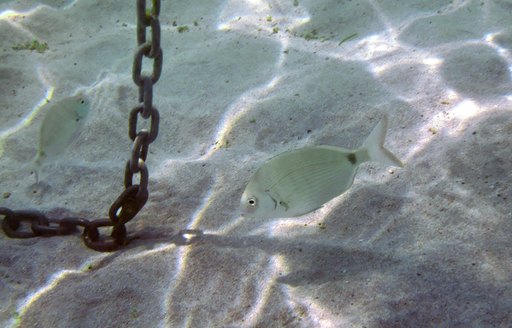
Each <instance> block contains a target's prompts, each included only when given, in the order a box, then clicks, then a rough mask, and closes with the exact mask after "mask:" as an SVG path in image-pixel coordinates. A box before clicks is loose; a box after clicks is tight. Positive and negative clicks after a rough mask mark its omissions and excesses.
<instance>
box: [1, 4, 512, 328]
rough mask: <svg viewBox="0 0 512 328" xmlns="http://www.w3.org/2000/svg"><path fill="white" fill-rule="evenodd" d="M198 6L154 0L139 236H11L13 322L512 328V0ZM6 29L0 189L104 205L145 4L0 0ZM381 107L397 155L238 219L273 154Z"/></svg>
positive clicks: (6, 303) (131, 98)
mask: <svg viewBox="0 0 512 328" xmlns="http://www.w3.org/2000/svg"><path fill="white" fill-rule="evenodd" d="M191 3H192V2H191V1H185V0H182V1H163V2H162V12H161V14H160V20H161V23H162V42H163V45H162V47H163V51H164V66H163V73H162V76H161V79H160V80H159V81H158V83H157V84H156V86H155V91H154V92H155V93H154V102H155V105H156V107H157V108H158V110H159V111H160V116H161V122H160V133H159V135H158V139H157V140H156V141H155V142H154V143H153V144H152V145H151V148H150V154H149V156H148V160H147V165H148V167H149V172H150V181H149V192H150V198H149V201H148V203H147V204H146V206H145V207H144V209H143V210H142V211H141V212H140V214H139V215H138V216H137V217H136V218H135V219H134V220H132V221H131V222H130V223H129V224H128V225H127V228H128V231H129V232H130V233H136V234H138V235H139V237H140V239H137V240H135V241H133V242H132V243H131V244H129V245H128V247H126V248H124V249H122V250H120V251H117V252H114V253H98V252H95V251H92V250H90V249H88V248H86V247H85V246H84V244H83V243H82V240H81V237H80V235H79V234H76V235H72V236H62V237H52V238H33V239H25V240H23V239H10V238H7V237H6V236H5V235H4V234H3V232H2V233H0V295H1V298H0V326H2V327H16V326H21V327H368V328H371V327H454V326H460V327H507V326H512V313H511V311H510V309H511V308H512V237H511V236H512V205H511V204H512V202H511V200H512V189H511V185H512V150H511V149H512V141H511V138H510V135H511V133H512V82H511V69H512V28H511V27H510V22H511V19H512V14H511V13H512V3H511V2H510V1H506V0H494V1H492V0H484V1H439V0H437V1H413V0H411V1H382V0H380V1H379V0H368V1H332V0H331V1H329V0H309V1H306V0H299V1H298V2H295V1H292V0H280V1H277V0H276V1H264V0H258V1H256V0H252V1H249V0H246V1H242V0H231V1H229V0H222V1H220V0H217V1H215V0H203V1H194V2H193V3H194V4H191ZM174 22H176V23H175V24H173V23H174ZM174 25H177V26H174ZM184 25H186V26H187V27H188V31H185V32H181V33H180V32H178V28H179V27H180V26H184ZM0 35H1V38H0V58H1V59H0V95H1V96H0V116H1V118H2V119H1V120H0V195H1V196H2V197H1V198H0V206H6V207H9V208H11V209H28V208H32V209H39V210H43V211H45V212H47V213H49V214H50V215H52V216H53V217H62V216H64V215H68V214H73V215H78V216H82V217H85V218H88V219H94V218H104V217H107V213H108V209H109V206H110V204H111V203H112V202H113V201H114V200H115V199H116V198H117V196H118V195H119V193H120V192H121V191H122V190H123V171H124V163H125V161H126V160H127V159H128V156H129V153H130V146H131V141H130V139H129V138H128V134H127V121H128V112H129V110H130V109H131V108H132V107H134V106H135V105H136V101H137V89H136V87H135V85H134V84H133V82H132V79H131V63H132V58H133V51H134V49H135V46H136V37H135V1H110V0H109V1H105V0H102V1H99V0H97V1H91V0H78V1H56V0H53V1H52V0H46V1H39V2H38V1H31V0H27V1H25V0H24V1H2V2H1V4H0ZM33 40H38V42H40V43H39V50H40V51H41V52H38V51H37V50H29V49H24V48H30V45H31V42H32V41H33ZM27 42H28V43H29V44H28V46H27ZM44 43H47V45H48V49H45V46H44ZM76 90H84V91H85V92H86V93H87V94H88V96H89V97H90V98H91V101H92V108H91V115H90V116H89V118H88V120H87V122H86V125H85V128H84V130H83V131H82V133H81V135H80V137H79V138H78V139H77V140H76V141H75V142H74V143H73V144H72V145H71V146H70V148H68V149H67V151H66V152H65V153H64V154H63V156H62V157H61V158H60V159H59V160H58V161H56V162H55V163H49V164H48V165H46V166H44V168H43V172H42V175H41V181H40V183H39V184H35V177H34V175H33V174H31V173H30V172H28V171H27V170H24V169H23V165H24V164H25V163H27V162H28V161H30V159H31V158H32V157H33V156H34V155H35V154H36V151H37V138H38V133H39V125H40V122H41V120H42V117H43V113H42V112H41V110H40V107H41V106H40V104H41V103H42V102H43V101H44V99H45V97H52V98H55V99H61V98H63V97H67V96H69V95H71V94H73V93H74V92H75V91H76ZM43 110H44V108H43ZM384 114H386V115H387V116H388V117H389V131H388V136H387V141H386V146H387V147H388V148H389V149H390V150H392V151H393V152H394V153H395V154H397V156H398V157H400V158H401V159H402V161H403V162H404V163H405V164H406V166H405V168H404V169H398V168H391V167H385V166H382V165H379V164H377V163H367V164H364V165H363V166H362V167H361V168H360V170H359V173H358V174H357V176H356V180H355V182H354V185H353V186H352V188H351V189H350V190H349V191H348V192H346V193H345V194H343V195H342V196H340V197H338V198H336V199H334V200H332V201H331V202H329V203H327V204H326V205H325V206H324V207H323V208H321V209H320V210H318V211H316V212H313V213H311V214H309V215H306V216H303V217H299V218H290V219H271V220H254V219H252V220H251V219H248V218H243V217H241V216H240V210H239V199H240V195H241V193H242V191H243V189H244V188H245V185H246V183H247V181H248V179H249V177H250V176H251V174H252V173H253V172H254V171H255V170H256V169H257V168H258V167H259V166H260V165H262V164H263V163H264V162H265V161H266V160H267V159H269V158H270V157H272V156H275V155H277V154H279V153H281V152H283V151H286V150H290V149H295V148H299V147H303V146H306V145H321V144H326V145H334V146H340V147H345V148H355V147H358V146H359V145H360V144H361V143H362V142H363V140H364V139H365V138H366V136H367V135H368V133H369V132H370V131H371V129H372V128H373V126H374V125H375V124H376V123H377V122H378V120H379V119H380V118H381V117H382V116H383V115H384ZM182 229H196V230H197V231H198V232H199V233H202V235H201V236H200V237H196V238H194V239H190V240H187V239H186V238H187V236H184V235H179V234H178V233H179V231H180V230H182ZM101 232H102V234H106V233H107V231H101Z"/></svg>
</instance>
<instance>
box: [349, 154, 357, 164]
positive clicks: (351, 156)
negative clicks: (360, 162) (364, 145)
mask: <svg viewBox="0 0 512 328" xmlns="http://www.w3.org/2000/svg"><path fill="white" fill-rule="evenodd" d="M347 159H348V161H349V162H350V163H351V164H356V162H357V158H356V154H354V153H352V154H348V155H347Z"/></svg>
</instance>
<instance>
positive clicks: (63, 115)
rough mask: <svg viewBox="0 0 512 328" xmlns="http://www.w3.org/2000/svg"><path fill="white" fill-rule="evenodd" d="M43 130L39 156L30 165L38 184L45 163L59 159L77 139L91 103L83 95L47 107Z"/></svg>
mask: <svg viewBox="0 0 512 328" xmlns="http://www.w3.org/2000/svg"><path fill="white" fill-rule="evenodd" d="M43 110H45V111H46V115H45V116H44V119H43V123H42V124H41V130H40V131H39V148H38V150H37V155H36V156H35V157H34V159H33V160H32V162H31V163H30V164H29V166H30V169H31V170H32V171H34V172H35V175H36V182H39V173H40V171H41V167H42V165H43V163H44V162H45V161H51V160H54V159H55V158H57V157H58V156H59V155H60V154H62V153H63V152H64V150H65V149H66V148H67V147H68V146H69V145H70V144H71V142H73V140H74V139H75V138H76V137H77V135H78V133H79V131H80V128H81V127H82V125H83V122H84V120H85V118H86V117H87V114H88V113H89V101H88V100H87V99H86V98H85V97H84V96H83V95H82V94H78V95H76V96H72V97H68V98H64V99H62V100H60V101H57V102H55V103H53V104H52V103H50V104H49V105H47V108H46V109H43Z"/></svg>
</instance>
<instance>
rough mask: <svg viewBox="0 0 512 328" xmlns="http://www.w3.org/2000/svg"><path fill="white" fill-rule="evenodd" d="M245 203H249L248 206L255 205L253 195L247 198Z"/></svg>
mask: <svg viewBox="0 0 512 328" xmlns="http://www.w3.org/2000/svg"><path fill="white" fill-rule="evenodd" d="M247 204H249V206H252V207H255V206H256V198H254V197H251V198H249V199H248V200H247Z"/></svg>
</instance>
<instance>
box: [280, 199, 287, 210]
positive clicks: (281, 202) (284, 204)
mask: <svg viewBox="0 0 512 328" xmlns="http://www.w3.org/2000/svg"><path fill="white" fill-rule="evenodd" d="M279 205H281V206H282V207H284V211H285V212H286V211H288V203H286V202H283V201H280V202H279Z"/></svg>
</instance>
